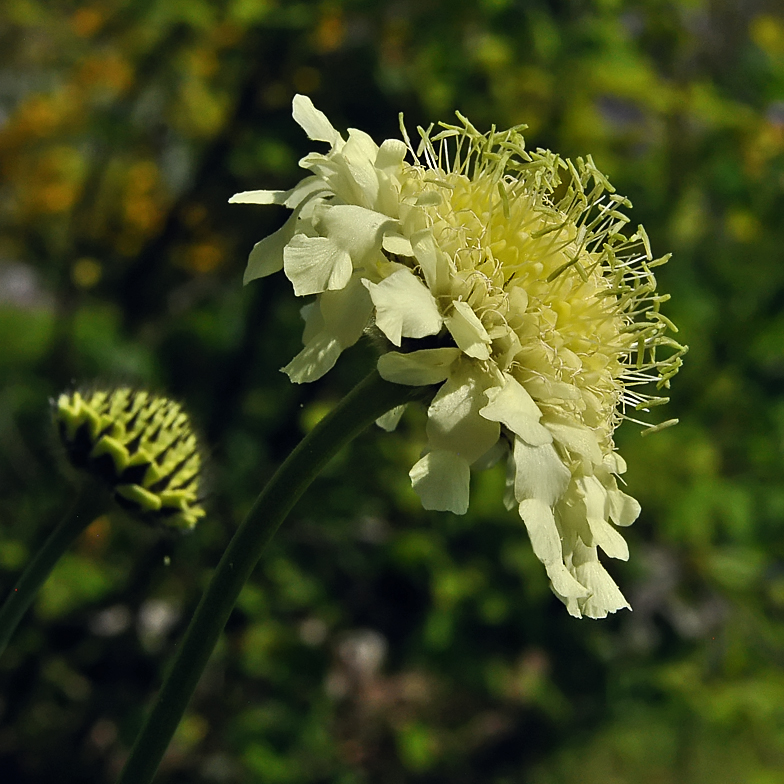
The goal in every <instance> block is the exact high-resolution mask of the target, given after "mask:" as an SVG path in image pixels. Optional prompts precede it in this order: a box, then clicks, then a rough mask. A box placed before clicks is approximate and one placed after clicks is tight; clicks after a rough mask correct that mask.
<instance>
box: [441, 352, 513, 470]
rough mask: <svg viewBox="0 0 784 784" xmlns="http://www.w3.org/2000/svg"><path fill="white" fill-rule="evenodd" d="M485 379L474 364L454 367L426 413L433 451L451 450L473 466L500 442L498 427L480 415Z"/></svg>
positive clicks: (485, 386)
mask: <svg viewBox="0 0 784 784" xmlns="http://www.w3.org/2000/svg"><path fill="white" fill-rule="evenodd" d="M486 379H487V376H486V375H485V374H484V373H483V372H481V371H479V370H477V368H476V366H475V365H474V363H471V362H461V363H459V364H458V365H456V366H454V367H453V370H452V373H451V375H450V376H449V378H448V379H447V380H446V383H445V384H444V385H443V386H442V387H441V389H439V390H438V392H437V393H436V396H435V397H434V398H433V402H432V403H431V404H430V407H429V408H428V410H427V437H428V443H429V445H430V447H431V448H432V449H448V450H449V451H451V452H454V453H455V454H458V455H460V456H461V457H463V458H465V460H467V461H468V463H469V464H470V463H473V462H474V460H476V459H477V458H479V457H481V456H482V455H484V454H485V453H486V452H487V451H488V450H489V449H491V448H492V447H493V446H494V444H495V443H496V442H497V441H498V437H499V435H500V431H501V428H500V426H499V424H498V423H497V422H491V421H490V420H488V419H485V418H484V417H482V416H480V415H479V409H480V408H481V407H482V405H483V404H484V391H485V389H486V388H487V380H486Z"/></svg>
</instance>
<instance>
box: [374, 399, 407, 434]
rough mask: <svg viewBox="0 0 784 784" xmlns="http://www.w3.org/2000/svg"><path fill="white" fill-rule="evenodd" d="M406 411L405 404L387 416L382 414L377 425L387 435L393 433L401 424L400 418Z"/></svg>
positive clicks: (396, 407) (389, 412)
mask: <svg viewBox="0 0 784 784" xmlns="http://www.w3.org/2000/svg"><path fill="white" fill-rule="evenodd" d="M405 410H406V405H405V403H404V404H403V405H402V406H395V407H394V408H393V409H390V410H389V411H387V413H386V414H382V415H381V416H380V417H379V418H378V419H377V420H376V424H377V425H378V426H379V427H380V428H381V429H382V430H386V431H387V433H391V432H392V431H393V430H394V429H395V428H396V427H397V425H398V422H400V417H402V416H403V412H404V411H405Z"/></svg>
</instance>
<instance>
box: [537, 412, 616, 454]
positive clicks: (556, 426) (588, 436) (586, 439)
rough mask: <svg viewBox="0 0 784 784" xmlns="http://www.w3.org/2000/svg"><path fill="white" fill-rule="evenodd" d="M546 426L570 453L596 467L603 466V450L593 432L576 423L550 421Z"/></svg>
mask: <svg viewBox="0 0 784 784" xmlns="http://www.w3.org/2000/svg"><path fill="white" fill-rule="evenodd" d="M545 424H546V426H547V429H548V430H549V431H550V432H551V433H552V434H553V437H554V438H555V440H556V441H558V442H559V443H561V444H563V445H564V446H565V447H566V448H567V449H568V450H569V451H570V452H574V453H576V454H578V455H580V456H581V457H585V458H586V459H588V460H590V461H591V462H592V463H593V464H594V465H601V464H602V460H603V456H602V450H601V447H600V446H599V441H598V439H597V437H596V433H594V432H593V430H591V429H590V428H588V427H585V426H584V425H580V424H578V423H576V422H574V423H567V422H560V421H553V420H550V419H548V420H547V421H546V422H545Z"/></svg>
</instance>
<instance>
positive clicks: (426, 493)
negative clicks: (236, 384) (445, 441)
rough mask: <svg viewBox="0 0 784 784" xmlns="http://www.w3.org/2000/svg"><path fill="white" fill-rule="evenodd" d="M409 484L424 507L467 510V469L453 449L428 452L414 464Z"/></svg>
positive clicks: (456, 510)
mask: <svg viewBox="0 0 784 784" xmlns="http://www.w3.org/2000/svg"><path fill="white" fill-rule="evenodd" d="M409 476H410V477H411V484H412V485H413V487H414V490H415V491H416V493H417V495H418V496H419V497H420V499H421V500H422V506H423V507H424V508H425V509H433V510H437V511H440V512H454V513H455V514H465V513H466V512H467V511H468V496H469V484H470V479H471V471H470V469H469V467H468V462H467V461H466V460H464V459H463V458H462V457H460V456H459V455H456V454H454V452H447V451H443V450H436V451H434V452H429V453H428V454H426V455H425V456H424V457H423V458H422V459H421V460H419V461H418V462H417V463H415V464H414V466H413V468H412V469H411V471H409Z"/></svg>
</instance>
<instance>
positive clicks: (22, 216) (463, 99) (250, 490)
mask: <svg viewBox="0 0 784 784" xmlns="http://www.w3.org/2000/svg"><path fill="white" fill-rule="evenodd" d="M296 92H302V93H306V94H308V95H310V96H311V97H312V99H313V100H314V102H315V103H316V105H317V106H318V107H319V108H321V109H322V110H324V111H325V112H326V113H327V115H328V116H329V117H330V118H331V119H332V120H333V122H334V123H335V125H336V126H337V127H338V128H340V129H345V128H346V127H348V126H353V127H359V128H362V129H364V130H366V131H368V132H370V133H371V134H372V135H373V136H374V137H375V138H376V139H377V140H379V141H380V140H382V139H384V138H388V137H391V136H397V135H398V130H397V127H398V112H400V111H403V112H405V116H406V120H407V124H408V127H409V128H411V129H413V128H414V127H415V126H416V125H417V124H420V123H421V124H428V123H430V122H433V121H438V120H445V121H449V120H450V119H451V118H452V117H453V111H454V110H455V109H459V110H460V111H461V112H463V113H464V114H466V115H468V116H469V117H470V119H471V120H472V121H473V122H474V124H475V125H477V126H478V127H479V128H481V129H486V128H488V127H489V126H490V124H492V123H495V124H496V125H498V126H499V127H505V126H508V125H510V124H515V123H527V124H528V126H529V131H528V134H527V136H528V142H529V145H530V146H537V145H541V146H546V147H550V148H552V149H555V150H558V151H559V152H561V153H562V154H566V155H572V156H574V155H585V154H588V153H590V154H592V155H593V157H594V159H595V160H596V162H597V164H598V165H599V166H600V168H602V169H603V170H604V171H606V172H607V173H608V174H609V175H610V177H611V179H612V181H613V183H614V184H615V185H616V187H617V188H618V189H619V191H620V192H621V193H624V194H626V195H628V196H629V197H630V198H631V199H632V201H633V202H634V205H635V208H634V212H633V218H634V221H635V222H642V223H644V225H645V226H646V228H647V230H648V233H649V235H650V237H651V238H652V243H653V246H654V252H655V253H657V254H661V253H664V252H666V251H668V250H671V251H673V252H674V256H673V260H672V262H671V263H670V264H669V265H668V266H667V267H665V268H663V269H662V270H661V274H660V276H659V277H660V281H661V286H662V288H663V289H664V290H666V291H669V292H671V293H672V295H673V298H672V301H671V302H670V303H668V305H667V306H665V311H664V312H665V313H666V314H667V315H668V316H670V317H671V318H672V319H674V320H675V321H676V323H677V324H679V325H680V327H681V332H680V335H679V338H681V339H682V340H683V341H684V342H686V343H688V344H690V346H691V352H690V354H689V356H688V357H687V362H686V365H685V368H684V370H683V371H682V373H681V374H680V376H679V377H677V378H676V380H675V384H674V398H673V402H672V404H671V406H670V407H669V408H668V409H667V413H666V415H665V416H677V417H680V419H681V424H680V425H679V426H678V427H676V428H672V429H669V430H666V431H662V432H661V433H658V434H654V435H651V436H648V437H646V438H641V437H640V434H639V428H638V427H636V426H635V425H632V424H629V423H627V424H625V425H624V426H623V427H622V428H621V429H620V431H619V433H618V442H619V444H620V447H621V451H622V453H623V454H624V456H625V457H626V459H627V461H628V463H629V466H630V468H629V472H628V475H627V478H628V483H629V487H630V492H631V493H632V494H633V495H634V496H636V497H637V498H638V499H640V501H641V502H642V505H643V512H642V515H641V517H640V519H639V520H638V522H637V523H636V524H635V525H634V526H633V528H632V529H630V531H629V539H630V544H631V550H632V557H631V560H630V562H629V563H628V564H612V570H613V574H614V575H615V576H616V578H617V580H618V582H619V583H620V584H621V586H622V587H623V589H624V591H625V593H626V594H627V596H628V597H629V598H630V600H631V602H632V604H633V606H634V612H633V613H629V612H622V613H620V614H618V615H617V616H614V617H612V618H611V619H608V620H605V621H589V620H582V621H578V620H575V619H573V618H570V617H569V616H568V615H567V614H566V612H565V610H564V609H563V608H562V607H561V605H560V604H559V603H558V602H557V601H556V600H555V599H554V598H553V597H552V595H551V594H550V592H549V590H548V587H547V583H546V579H545V574H544V570H543V569H542V568H541V566H540V565H539V564H538V562H536V560H535V558H534V556H533V554H532V553H531V549H530V546H529V544H528V541H527V537H526V535H525V532H524V530H523V527H522V525H521V524H520V521H519V519H517V518H516V516H515V515H513V514H510V513H507V512H506V511H505V510H504V509H503V507H502V504H501V487H502V484H503V478H502V477H501V476H500V475H499V474H498V473H497V472H489V473H487V474H483V475H480V476H477V477H476V479H475V482H474V485H473V497H472V502H471V509H470V511H469V513H468V514H467V515H466V516H464V517H456V516H453V515H449V514H435V513H426V512H424V511H423V510H422V509H421V507H420V505H419V502H418V500H417V498H416V497H415V496H414V494H413V492H412V491H411V489H410V487H409V482H408V478H407V472H408V468H409V467H410V465H411V464H412V463H413V462H414V460H415V459H416V458H417V456H418V453H419V450H420V449H421V447H422V444H423V438H424V434H423V414H422V412H421V411H419V412H417V411H411V412H409V413H408V414H407V416H406V418H405V419H404V422H403V423H402V425H401V427H400V429H399V431H397V432H396V433H393V434H385V433H383V432H381V431H380V430H376V431H375V432H370V431H368V433H366V434H365V435H363V436H362V437H361V438H360V439H359V440H358V441H356V442H355V443H354V444H353V445H352V446H351V448H350V449H348V450H346V451H345V452H344V453H342V454H341V455H340V456H339V457H338V458H336V459H335V460H334V461H333V463H332V464H331V465H330V466H329V468H328V470H327V471H326V473H325V474H324V476H323V477H322V478H320V479H318V480H317V482H316V483H315V485H314V486H313V487H312V489H311V490H310V492H309V493H308V494H307V495H306V497H305V498H304V499H303V500H302V501H301V502H300V503H299V504H298V506H297V507H296V509H295V511H294V513H293V514H292V516H291V518H290V520H289V521H288V522H287V523H286V525H285V526H284V528H283V529H282V530H281V532H280V534H279V536H278V537H277V539H276V541H275V542H274V544H273V546H272V547H271V548H270V549H269V550H268V552H267V554H266V556H265V557H264V559H263V561H262V563H261V564H260V566H259V567H258V568H257V570H256V572H255V574H254V577H253V579H252V581H251V582H250V584H249V585H248V586H247V588H246V589H245V591H244V592H243V594H242V597H241V601H240V602H239V605H238V608H237V610H236V611H235V613H234V614H233V615H232V618H231V620H230V623H229V625H228V627H227V630H226V633H225V635H224V637H223V639H222V641H221V643H220V646H219V648H218V650H217V651H216V654H215V656H214V657H213V659H212V661H211V664H210V666H209V668H208V670H207V672H206V673H205V676H204V678H203V680H202V682H201V684H200V686H199V689H198V692H197V695H196V697H195V699H194V701H193V703H192V705H191V707H190V710H189V712H188V714H187V716H186V718H185V720H184V722H183V724H182V725H181V727H180V730H179V731H178V734H177V736H176V739H175V741H174V743H173V745H172V747H171V749H170V751H169V753H168V755H167V757H166V759H165V761H164V763H163V766H162V768H161V772H160V774H159V779H158V780H159V781H160V782H161V783H162V784H166V783H170V784H171V783H174V782H189V783H194V784H195V783H196V782H227V783H230V782H264V784H300V783H302V784H304V783H305V782H307V784H318V783H319V782H323V784H327V782H329V783H330V784H365V783H366V782H367V783H368V784H369V783H370V782H372V783H373V784H398V783H401V784H402V783H403V782H407V783H408V782H413V783H421V784H453V783H454V784H474V782H476V784H479V783H480V782H481V784H518V783H520V784H523V783H525V784H556V783H557V784H572V783H574V784H576V783H577V782H580V783H581V784H594V783H596V784H599V783H601V784H626V783H627V782H635V784H670V783H671V784H698V783H700V784H701V783H702V782H710V783H711V784H722V783H723V782H727V783H728V784H729V783H730V782H731V783H732V784H738V782H743V783H744V784H745V783H748V784H776V783H778V782H784V217H783V216H784V9H782V6H781V4H780V2H773V1H772V0H771V2H763V1H762V0H601V2H588V1H587V0H584V1H582V2H579V1H578V0H530V1H529V2H525V3H523V2H514V1H513V0H481V1H479V2H468V0H391V1H389V2H381V1H379V0H323V1H319V2H315V1H314V2H306V1H302V2H297V1H292V2H283V0H278V1H277V2H276V0H213V1H211V2H210V1H208V0H133V1H132V0H103V1H102V2H93V3H88V4H81V3H79V2H76V1H75V0H74V2H68V1H66V0H57V2H53V1H52V0H14V2H7V3H4V4H3V5H2V8H1V9H0V167H1V168H0V174H1V176H2V184H0V221H2V238H0V526H2V528H1V529H0V586H2V590H3V591H6V590H8V588H10V586H11V585H12V584H13V580H14V578H15V575H16V574H17V573H18V572H19V570H20V569H21V568H22V567H23V565H24V564H25V562H26V561H27V559H28V558H29V556H30V553H31V552H33V551H34V549H35V548H36V547H37V545H38V544H39V543H40V542H41V541H42V539H43V537H44V536H45V535H46V533H47V531H48V530H49V529H50V528H51V527H52V526H53V525H54V523H55V522H56V521H57V519H58V518H59V516H60V515H61V514H62V512H63V511H64V509H65V508H66V506H67V504H68V503H69V502H70V499H71V496H72V493H73V490H72V487H71V485H70V484H69V481H68V479H67V477H66V475H65V474H64V472H63V471H62V468H61V462H60V455H59V451H58V447H57V445H56V443H55V441H54V439H53V438H52V436H51V425H50V416H49V409H48V399H49V398H51V397H52V396H54V395H56V394H57V393H58V392H59V391H60V390H62V389H63V388H66V387H69V386H71V385H73V384H74V383H75V384H79V383H84V382H90V381H93V380H95V379H101V380H104V381H107V382H108V383H120V382H130V383H135V384H140V385H144V386H149V387H151V388H153V389H155V390H158V391H160V392H164V393H167V394H170V395H173V396H175V397H177V398H178V399H180V400H182V401H183V402H184V403H185V404H186V405H187V406H188V408H189V409H190V410H191V412H192V414H193V417H194V419H195V420H196V422H197V424H198V427H199V429H200V430H201V432H202V433H203V434H204V437H205V440H206V443H207V445H208V450H209V453H210V456H211V459H210V465H211V467H210V485H211V496H210V514H209V517H208V518H207V519H206V520H205V521H204V522H203V524H201V525H200V527H199V528H198V530H197V531H196V532H195V533H193V534H192V535H190V536H187V537H181V538H177V537H174V538H172V537H168V536H166V535H165V534H163V533H162V532H160V531H157V530H152V529H148V528H145V527H144V526H141V525H139V524H137V523H134V522H131V521H129V520H128V519H127V518H125V517H124V516H123V515H122V514H121V513H119V512H117V511H114V510H112V511H108V512H107V513H106V514H105V515H102V516H100V517H99V518H97V519H96V520H95V521H94V522H93V523H92V525H91V526H90V528H89V529H88V531H87V532H86V534H85V535H83V536H82V537H81V539H80V540H79V541H78V543H77V545H76V547H75V548H74V549H73V550H72V551H71V552H69V554H68V555H67V556H66V557H65V558H63V560H62V561H61V562H60V564H59V565H58V566H57V568H56V570H55V572H54V574H53V575H52V577H51V579H50V580H49V582H48V583H47V584H46V586H45V588H44V590H43V591H42V593H41V595H40V597H39V599H38V601H37V603H36V604H35V607H34V611H33V612H31V613H30V614H29V616H28V617H27V619H26V620H25V622H24V623H23V624H22V626H21V627H20V629H19V631H18V633H17V635H16V637H15V639H14V641H13V643H12V645H11V647H10V648H9V649H8V650H7V652H6V654H5V656H4V657H3V658H2V660H0V780H2V781H3V782H4V783H8V784H15V783H16V782H24V783H25V784H27V783H28V782H54V781H57V782H58V784H75V783H76V782H84V783H85V784H86V783H87V782H90V784H95V783H96V782H110V781H112V780H113V777H114V776H115V775H116V774H117V772H118V770H119V767H120V766H121V764H122V761H123V759H124V755H125V754H126V753H127V750H128V748H129V745H130V743H131V742H132V740H133V738H134V736H135V733H136V731H137V730H138V728H139V726H140V723H141V721H142V718H143V716H144V711H145V707H146V705H148V704H149V701H150V699H151V698H152V696H153V695H154V693H155V690H156V688H157V687H158V685H159V683H160V679H161V676H162V673H163V671H164V667H165V664H166V662H167V661H168V660H169V658H170V656H171V654H172V651H173V650H174V649H175V646H176V642H177V639H178V638H179V636H180V635H181V633H182V631H183V629H184V626H185V624H186V623H187V620H188V618H189V616H190V614H191V613H192V611H193V608H194V606H195V604H196V602H197V601H198V598H199V596H200V594H201V591H202V590H203V588H204V586H205V585H206V583H207V581H208V579H209V576H210V572H211V569H212V568H213V567H214V565H215V564H216V563H217V561H218V559H219V557H220V554H221V552H222V550H223V548H224V547H225V545H226V543H227V541H228V539H229V538H230V536H231V534H232V532H233V530H234V529H235V528H236V526H237V525H238V523H239V521H240V520H241V519H242V517H243V514H244V513H245V512H246V511H247V509H248V508H249V506H250V504H251V502H252V500H253V498H254V497H255V495H256V493H257V492H258V491H259V489H260V488H261V486H262V485H263V483H264V481H265V479H266V478H267V477H268V476H269V475H270V472H271V471H272V470H273V469H274V467H275V466H276V465H277V464H278V463H279V462H280V460H281V459H282V457H284V456H285V455H286V454H287V453H288V451H289V450H290V449H291V447H292V446H293V445H294V444H296V443H297V441H298V440H299V439H300V438H301V436H302V434H303V433H304V432H306V431H307V430H308V429H309V428H311V427H312V426H313V424H314V423H315V422H316V421H317V420H318V419H319V417H320V416H322V415H323V414H324V412H325V411H326V410H328V408H329V407H330V406H332V405H334V403H335V402H336V401H337V400H338V399H340V397H341V396H342V395H343V394H345V392H346V391H347V390H348V389H350V388H351V386H353V384H354V383H355V382H356V381H357V380H358V379H359V378H361V377H362V376H363V375H364V373H365V372H366V369H367V367H368V365H369V363H371V362H372V356H373V355H372V351H371V349H370V348H369V347H367V346H363V345H359V346H357V347H356V348H355V349H352V351H351V352H349V353H348V354H346V355H344V357H343V358H342V359H341V360H340V362H339V363H338V366H337V367H336V368H335V370H334V371H333V372H331V373H330V374H329V375H328V377H326V378H324V379H323V380H322V381H319V382H318V383H316V384H313V385H311V386H302V387H300V386H292V385H290V384H289V382H288V380H287V378H286V377H285V376H284V375H282V374H281V373H279V372H278V368H280V367H281V366H282V365H284V364H286V363H287V362H288V360H289V359H290V358H291V357H292V356H293V355H294V354H295V353H296V352H297V351H298V350H299V347H300V333H301V322H300V318H299V307H300V303H299V302H297V301H295V298H294V296H293V294H292V292H291V290H290V287H289V285H288V283H287V281H286V280H285V279H284V278H283V276H282V275H280V276H275V277H273V278H268V279H265V280H263V281H258V282H255V283H253V284H252V285H250V286H248V287H247V288H245V289H243V287H242V285H241V278H242V272H243V269H244V265H245V260H246V258H247V253H248V251H249V250H250V248H251V247H252V244H253V242H255V241H257V240H258V239H260V238H261V237H262V236H263V235H265V234H267V233H269V232H270V231H272V230H274V229H275V228H277V226H278V225H280V224H281V223H282V221H283V219H284V217H285V215H284V213H285V211H284V210H280V209H279V208H276V207H267V208H262V207H253V206H229V205H228V204H227V199H228V197H229V196H230V195H231V194H233V193H234V192H236V191H239V190H245V189H253V188H261V187H272V188H275V187H282V188H286V187H289V186H290V185H292V184H293V183H294V182H295V181H296V180H297V179H298V178H299V177H300V170H298V168H297V161H298V159H299V158H300V157H301V156H302V155H303V154H305V153H306V152H308V151H309V150H310V149H312V148H313V145H312V143H310V142H308V141H307V140H306V138H305V136H304V134H303V133H302V132H301V130H300V129H299V128H298V127H297V126H296V125H295V124H294V123H293V121H292V119H291V114H290V111H291V108H290V107H291V98H292V96H293V95H294V94H295V93H296Z"/></svg>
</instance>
